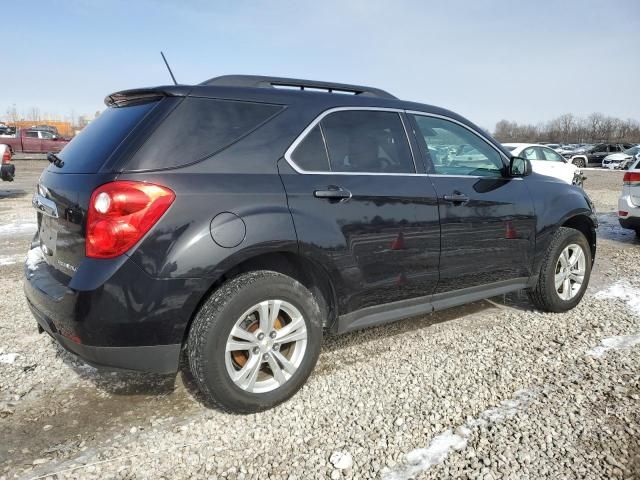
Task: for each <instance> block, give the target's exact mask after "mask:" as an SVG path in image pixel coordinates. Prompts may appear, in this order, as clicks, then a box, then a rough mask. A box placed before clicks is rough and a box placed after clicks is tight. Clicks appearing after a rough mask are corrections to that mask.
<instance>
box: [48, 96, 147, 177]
mask: <svg viewBox="0 0 640 480" xmlns="http://www.w3.org/2000/svg"><path fill="white" fill-rule="evenodd" d="M157 103H158V102H149V103H144V104H141V105H140V104H139V105H133V106H129V107H118V108H114V107H110V108H107V109H106V110H105V111H104V112H102V113H101V114H100V116H99V117H98V118H96V119H95V120H93V121H92V122H91V123H89V125H87V126H86V127H85V128H84V129H82V131H81V132H80V133H79V134H78V135H76V136H75V137H74V139H73V140H71V142H70V143H69V144H67V146H65V147H64V148H63V149H62V151H61V152H60V153H59V154H58V156H59V157H60V158H61V159H62V160H63V161H64V167H63V168H62V170H63V171H64V172H65V173H95V172H98V171H99V170H100V167H102V165H103V164H104V162H105V161H106V160H107V159H108V158H109V156H110V155H111V153H113V151H114V150H115V149H116V148H117V147H118V145H120V143H121V142H122V141H123V140H124V139H125V137H126V136H127V135H128V134H129V133H130V132H131V130H133V129H134V127H135V126H136V125H137V124H138V123H139V122H140V120H142V118H144V116H145V115H146V114H147V113H148V112H149V111H150V110H151V109H152V108H153V107H154V106H155V105H157Z"/></svg>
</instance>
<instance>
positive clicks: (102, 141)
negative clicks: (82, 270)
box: [33, 94, 165, 285]
mask: <svg viewBox="0 0 640 480" xmlns="http://www.w3.org/2000/svg"><path fill="white" fill-rule="evenodd" d="M164 101H165V100H163V99H162V97H160V96H158V95H157V94H156V95H155V96H149V97H147V98H144V99H138V100H136V101H133V102H130V103H127V102H121V103H120V104H118V105H114V106H110V107H109V108H107V109H106V110H105V111H104V112H103V113H102V114H101V115H100V116H99V117H98V118H96V119H95V120H93V121H92V122H91V123H90V124H89V125H88V126H87V127H86V128H85V129H84V130H82V131H81V132H80V133H79V134H78V135H76V137H75V138H74V139H73V140H72V141H71V142H70V143H69V144H68V145H67V146H66V147H65V148H64V149H63V150H62V151H61V152H60V153H59V154H58V155H57V157H58V159H57V161H55V162H53V163H50V164H49V166H48V167H47V168H46V169H45V170H44V172H43V173H42V175H41V177H40V180H39V184H38V186H37V191H36V193H35V195H34V197H33V205H34V207H35V208H36V210H37V212H38V213H37V216H38V234H37V237H36V242H37V243H39V244H40V246H41V248H42V253H43V257H44V259H45V261H46V262H47V263H48V264H49V266H50V269H49V270H50V271H51V272H52V273H53V274H54V275H55V276H56V277H57V279H58V281H60V282H62V283H63V284H65V285H66V284H68V282H69V280H70V279H71V278H72V277H73V275H74V273H75V272H76V271H77V269H78V267H79V266H80V264H81V263H82V260H83V259H84V258H85V226H86V214H87V208H88V206H89V200H90V197H91V194H92V192H93V190H94V189H95V188H96V187H98V186H99V185H102V184H104V183H107V182H109V181H112V180H114V179H115V178H116V176H117V175H118V171H117V165H118V163H119V161H118V158H121V157H122V156H123V155H126V153H127V152H128V151H131V150H132V148H135V146H136V144H139V143H140V142H142V137H141V135H140V134H139V133H140V130H146V129H147V128H148V127H147V126H145V124H146V123H148V122H146V121H145V119H150V118H154V117H157V115H158V110H161V109H162V108H161V107H159V105H161V104H162V103H163V102H164ZM137 132H138V133H137ZM138 146H139V145H138ZM51 160H54V158H50V161H51Z"/></svg>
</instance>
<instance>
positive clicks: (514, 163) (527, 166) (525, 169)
mask: <svg viewBox="0 0 640 480" xmlns="http://www.w3.org/2000/svg"><path fill="white" fill-rule="evenodd" d="M532 171H533V168H532V167H531V162H530V161H529V160H528V159H526V158H522V157H511V160H510V161H509V176H510V177H526V176H527V175H530V174H531V172H532Z"/></svg>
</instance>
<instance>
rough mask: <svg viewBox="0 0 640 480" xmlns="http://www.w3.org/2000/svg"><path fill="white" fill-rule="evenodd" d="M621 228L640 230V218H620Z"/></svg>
mask: <svg viewBox="0 0 640 480" xmlns="http://www.w3.org/2000/svg"><path fill="white" fill-rule="evenodd" d="M618 220H619V221H620V226H621V227H622V228H628V229H629V230H640V217H627V218H622V217H620V218H618Z"/></svg>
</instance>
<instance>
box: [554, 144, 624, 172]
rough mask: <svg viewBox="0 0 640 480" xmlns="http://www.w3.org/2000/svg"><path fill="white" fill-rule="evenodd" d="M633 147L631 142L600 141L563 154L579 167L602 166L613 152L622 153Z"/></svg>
mask: <svg viewBox="0 0 640 480" xmlns="http://www.w3.org/2000/svg"><path fill="white" fill-rule="evenodd" d="M631 147H633V145H632V144H630V143H598V144H595V145H590V146H588V147H586V148H583V149H579V150H576V151H574V152H567V153H564V154H563V155H562V156H563V157H564V158H566V159H567V160H568V161H569V162H570V163H573V164H574V165H576V166H577V167H580V168H584V167H592V166H597V167H601V166H602V160H604V157H606V156H607V155H611V154H612V153H620V152H624V151H625V150H628V149H629V148H631Z"/></svg>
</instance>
